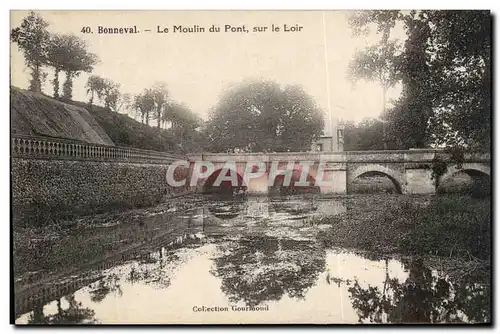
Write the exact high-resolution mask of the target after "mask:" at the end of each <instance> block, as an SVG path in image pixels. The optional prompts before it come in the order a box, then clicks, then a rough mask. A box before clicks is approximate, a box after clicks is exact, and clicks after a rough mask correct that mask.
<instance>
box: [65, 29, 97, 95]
mask: <svg viewBox="0 0 500 334" xmlns="http://www.w3.org/2000/svg"><path fill="white" fill-rule="evenodd" d="M61 43H62V46H61V47H62V48H63V49H64V50H65V52H64V57H63V58H62V59H61V66H62V68H63V70H64V72H66V81H65V82H64V85H63V97H64V98H65V99H67V100H71V98H72V96H73V78H74V77H77V76H78V75H80V73H81V72H91V71H92V69H93V67H94V65H95V64H97V56H96V55H95V54H93V53H90V52H88V51H87V44H86V42H85V41H84V40H83V39H81V38H79V37H77V36H75V35H63V36H62V37H61Z"/></svg>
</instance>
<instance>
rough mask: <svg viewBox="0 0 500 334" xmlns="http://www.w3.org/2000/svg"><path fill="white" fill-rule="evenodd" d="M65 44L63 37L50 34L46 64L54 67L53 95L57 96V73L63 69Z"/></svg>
mask: <svg viewBox="0 0 500 334" xmlns="http://www.w3.org/2000/svg"><path fill="white" fill-rule="evenodd" d="M65 53H66V45H65V41H64V37H63V36H61V35H58V34H51V35H50V38H49V41H48V45H47V61H46V62H47V65H49V66H52V67H53V68H54V80H53V81H52V85H53V87H54V97H55V98H58V97H59V73H61V71H62V70H63V69H64V62H65Z"/></svg>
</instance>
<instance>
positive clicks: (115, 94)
mask: <svg viewBox="0 0 500 334" xmlns="http://www.w3.org/2000/svg"><path fill="white" fill-rule="evenodd" d="M119 89H120V85H119V84H117V83H115V82H113V81H111V80H109V79H104V85H103V90H102V98H103V99H104V107H105V108H108V109H111V110H113V111H116V108H117V103H118V99H119V97H120V91H119Z"/></svg>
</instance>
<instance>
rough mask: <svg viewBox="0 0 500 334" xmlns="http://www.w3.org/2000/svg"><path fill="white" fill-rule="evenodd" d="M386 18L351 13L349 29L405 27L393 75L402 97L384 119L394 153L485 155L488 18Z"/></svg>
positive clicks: (461, 14)
mask: <svg viewBox="0 0 500 334" xmlns="http://www.w3.org/2000/svg"><path fill="white" fill-rule="evenodd" d="M388 12H390V15H388V14H384V13H383V11H367V12H365V13H364V14H359V13H356V14H354V15H353V17H352V18H351V19H350V23H351V25H352V27H353V30H354V32H355V33H356V32H360V31H366V30H367V28H368V27H369V26H376V27H377V30H378V31H379V32H382V31H386V30H387V29H392V28H393V27H394V26H395V24H396V23H397V22H399V23H401V24H404V26H405V29H406V35H407V39H406V41H405V42H404V47H403V51H402V53H401V55H400V56H399V57H398V58H399V62H398V63H397V65H398V66H397V68H395V69H394V70H395V71H397V72H398V73H399V74H400V75H401V80H402V85H403V92H402V94H401V97H400V98H399V99H398V100H397V101H396V102H395V105H394V107H393V108H392V109H391V110H389V112H388V115H387V118H388V120H389V132H390V134H391V136H392V138H393V139H394V140H395V141H396V142H397V143H398V147H400V148H411V147H416V148H419V147H426V146H427V145H429V144H434V145H445V146H447V147H455V146H459V147H462V148H471V149H472V148H473V149H482V150H487V149H489V147H490V142H491V138H490V123H491V87H490V86H491V85H490V83H491V64H490V54H491V34H490V31H491V30H490V29H491V18H490V12H489V11H432V10H423V11H411V12H398V11H388Z"/></svg>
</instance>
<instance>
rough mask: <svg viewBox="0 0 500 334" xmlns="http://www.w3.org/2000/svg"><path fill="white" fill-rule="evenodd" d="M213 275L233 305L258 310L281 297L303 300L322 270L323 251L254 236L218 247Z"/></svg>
mask: <svg viewBox="0 0 500 334" xmlns="http://www.w3.org/2000/svg"><path fill="white" fill-rule="evenodd" d="M219 247H220V251H221V253H222V254H223V255H222V256H220V257H218V258H216V259H215V260H214V264H215V268H214V270H212V273H213V274H214V275H215V276H216V277H219V278H221V279H222V285H221V290H222V291H223V292H224V294H225V295H226V296H227V297H228V298H229V300H230V301H231V302H233V303H237V302H239V301H244V302H245V303H246V305H247V306H257V305H259V304H260V303H262V302H264V301H270V300H280V299H281V297H282V296H283V295H284V294H288V296H289V297H291V298H304V296H305V294H306V292H307V290H308V289H309V288H310V287H311V286H312V285H313V284H314V282H315V281H316V280H317V278H318V274H319V273H320V272H322V271H324V269H325V250H324V249H322V248H320V247H319V246H318V245H317V244H315V243H313V242H309V241H302V240H286V239H278V238H273V237H264V236H253V237H245V238H242V239H240V240H238V241H235V242H231V243H225V244H222V245H220V246H219Z"/></svg>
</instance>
